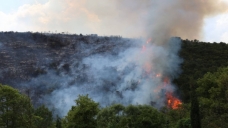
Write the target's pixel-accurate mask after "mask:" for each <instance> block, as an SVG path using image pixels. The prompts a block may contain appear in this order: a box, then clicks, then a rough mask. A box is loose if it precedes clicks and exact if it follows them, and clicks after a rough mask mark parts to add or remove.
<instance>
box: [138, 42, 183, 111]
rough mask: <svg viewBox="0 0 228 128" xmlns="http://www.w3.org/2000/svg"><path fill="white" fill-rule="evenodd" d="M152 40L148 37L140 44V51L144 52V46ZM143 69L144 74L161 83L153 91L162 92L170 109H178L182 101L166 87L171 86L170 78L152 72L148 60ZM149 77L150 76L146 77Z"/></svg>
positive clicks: (145, 49)
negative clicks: (144, 42)
mask: <svg viewBox="0 0 228 128" xmlns="http://www.w3.org/2000/svg"><path fill="white" fill-rule="evenodd" d="M151 41H152V39H151V38H150V39H148V40H147V41H146V44H144V45H143V46H142V51H143V52H146V51H147V48H146V46H147V45H149V43H150V42H151ZM143 68H144V70H145V72H146V75H152V78H153V79H154V78H155V79H157V80H161V81H162V84H161V85H159V86H157V88H156V89H155V90H153V91H154V92H156V93H158V92H162V93H163V95H164V97H165V105H166V106H167V107H168V108H170V109H178V108H179V107H180V105H181V104H182V102H181V101H180V100H179V99H178V98H177V97H175V96H174V94H173V90H170V89H168V88H169V87H167V86H171V84H170V78H169V77H167V76H164V74H162V73H156V72H154V73H153V67H152V65H151V63H149V62H145V64H144V67H143ZM148 78H150V77H148Z"/></svg>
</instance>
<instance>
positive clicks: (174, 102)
mask: <svg viewBox="0 0 228 128" xmlns="http://www.w3.org/2000/svg"><path fill="white" fill-rule="evenodd" d="M166 100H167V106H168V108H172V109H178V108H179V106H180V105H181V104H182V103H181V101H180V100H179V99H177V98H176V97H174V96H173V94H172V93H171V92H167V93H166Z"/></svg>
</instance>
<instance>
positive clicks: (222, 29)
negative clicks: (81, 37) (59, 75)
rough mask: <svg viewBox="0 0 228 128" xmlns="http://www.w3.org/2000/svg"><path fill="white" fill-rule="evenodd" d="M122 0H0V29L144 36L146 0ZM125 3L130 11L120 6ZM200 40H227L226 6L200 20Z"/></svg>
mask: <svg viewBox="0 0 228 128" xmlns="http://www.w3.org/2000/svg"><path fill="white" fill-rule="evenodd" d="M124 1H125V2H126V1H127V0H123V1H121V2H123V3H121V4H120V0H0V17H1V20H0V31H19V32H22V31H33V32H36V31H39V32H40V31H42V32H43V31H51V32H56V31H57V32H69V33H77V34H79V33H82V34H94V33H96V34H98V35H121V36H124V37H143V36H146V34H145V32H146V31H145V28H146V27H147V25H148V24H146V23H145V22H144V21H145V20H147V17H145V16H147V15H148V14H149V13H150V12H148V9H145V10H143V9H141V10H138V9H137V7H138V6H140V8H142V6H144V5H141V4H140V2H143V1H146V0H142V1H140V2H135V4H132V3H124ZM170 1H172V0H170ZM199 1H201V0H199ZM215 1H218V2H221V1H225V2H227V3H228V0H215ZM128 2H129V1H128ZM122 5H123V6H122ZM126 5H127V6H128V8H131V11H130V12H129V9H128V10H125V9H124V6H126ZM224 9H225V8H224ZM126 12H127V13H126ZM144 14H147V15H144ZM186 31H187V30H186ZM177 36H178V35H177ZM186 38H187V37H186ZM200 40H203V41H209V42H213V41H216V42H221V41H223V42H228V9H227V11H225V12H224V13H221V14H218V15H215V16H212V17H207V18H206V19H205V20H204V25H203V29H202V38H201V39H200Z"/></svg>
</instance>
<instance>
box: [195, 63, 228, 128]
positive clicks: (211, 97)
mask: <svg viewBox="0 0 228 128" xmlns="http://www.w3.org/2000/svg"><path fill="white" fill-rule="evenodd" d="M197 83H198V85H199V87H198V88H197V93H198V94H199V96H200V97H199V100H200V102H199V103H200V107H201V114H202V126H203V127H208V128H214V127H221V128H227V127H228V122H227V119H228V114H227V113H228V67H225V68H220V69H218V71H217V72H214V73H210V72H209V73H206V74H205V75H204V77H203V78H201V79H199V80H198V81H197Z"/></svg>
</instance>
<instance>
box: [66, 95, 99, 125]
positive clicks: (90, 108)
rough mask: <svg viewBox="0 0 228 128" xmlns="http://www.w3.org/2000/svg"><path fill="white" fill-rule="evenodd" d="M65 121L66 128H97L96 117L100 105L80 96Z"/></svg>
mask: <svg viewBox="0 0 228 128" xmlns="http://www.w3.org/2000/svg"><path fill="white" fill-rule="evenodd" d="M75 102H76V106H73V107H72V108H71V110H70V111H69V112H68V114H67V116H66V117H65V119H64V127H66V128H95V127H96V125H97V123H96V115H97V113H98V112H99V108H98V105H99V104H98V103H95V102H94V101H93V100H92V99H90V98H89V97H88V95H86V96H80V95H79V98H78V99H77V100H76V101H75Z"/></svg>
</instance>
